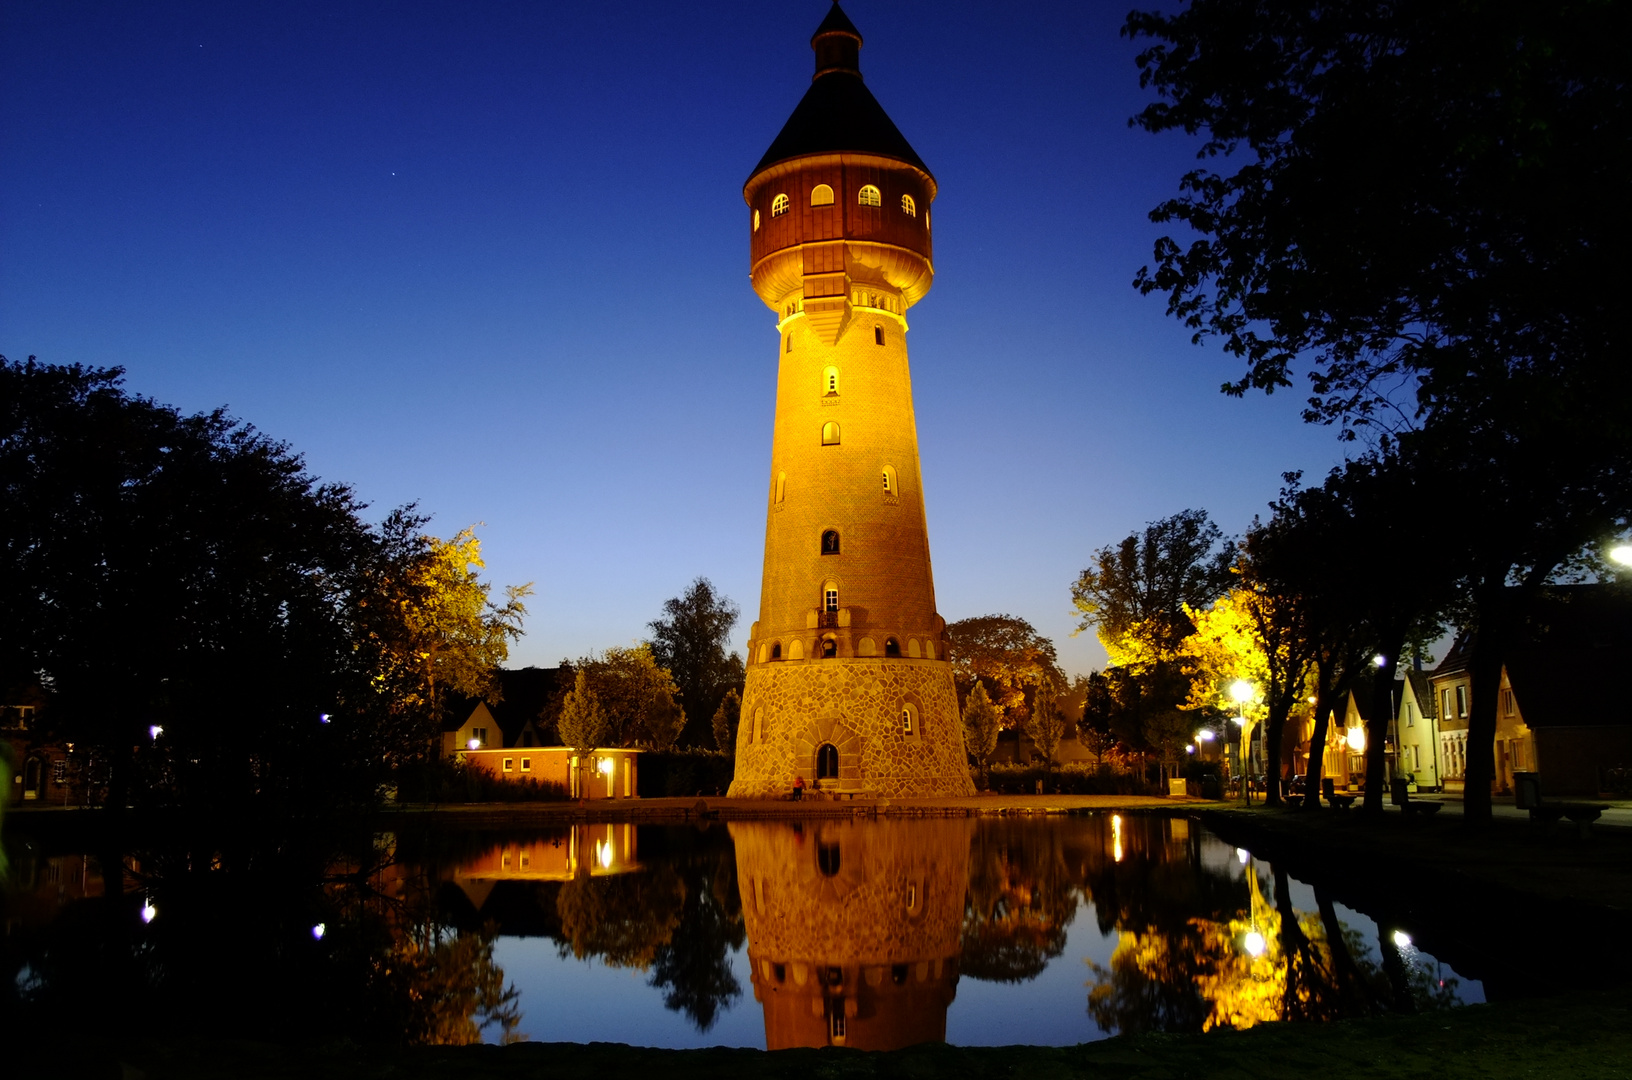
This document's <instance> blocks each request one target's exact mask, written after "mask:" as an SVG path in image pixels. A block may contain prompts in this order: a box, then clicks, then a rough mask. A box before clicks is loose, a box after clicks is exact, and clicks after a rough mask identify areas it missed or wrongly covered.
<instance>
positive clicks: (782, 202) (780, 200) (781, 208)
mask: <svg viewBox="0 0 1632 1080" xmlns="http://www.w3.org/2000/svg"><path fill="white" fill-rule="evenodd" d="M787 212H788V197H787V196H786V195H778V196H777V197H776V198H774V199H772V200H771V216H772V217H781V216H782V215H783V214H785V213H787Z"/></svg>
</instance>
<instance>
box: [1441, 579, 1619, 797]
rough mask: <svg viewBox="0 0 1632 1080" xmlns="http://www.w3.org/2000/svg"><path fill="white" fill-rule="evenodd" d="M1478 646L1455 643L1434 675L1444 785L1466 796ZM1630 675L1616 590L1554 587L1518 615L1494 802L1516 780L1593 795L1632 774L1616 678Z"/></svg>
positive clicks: (1502, 706) (1505, 671) (1503, 701)
mask: <svg viewBox="0 0 1632 1080" xmlns="http://www.w3.org/2000/svg"><path fill="white" fill-rule="evenodd" d="M1472 645H1473V639H1472V636H1471V635H1468V634H1464V635H1461V636H1459V637H1458V638H1457V640H1456V643H1455V644H1454V645H1453V646H1452V647H1451V651H1450V652H1449V653H1447V654H1446V656H1445V660H1444V661H1443V662H1442V663H1441V664H1440V665H1439V666H1438V667H1437V668H1435V669H1434V670H1433V672H1432V673H1431V674H1430V676H1429V683H1430V686H1431V690H1432V694H1433V698H1434V703H1435V705H1436V707H1437V710H1438V713H1439V719H1438V729H1439V730H1438V737H1439V750H1440V759H1439V761H1440V767H1441V778H1442V784H1443V787H1444V789H1445V790H1446V791H1451V792H1455V791H1461V790H1463V789H1464V784H1465V780H1466V774H1467V751H1468V746H1467V738H1468V734H1467V730H1468V715H1469V712H1470V710H1471V706H1472V701H1473V688H1472V680H1471V677H1470V673H1469V671H1468V661H1469V658H1470V656H1471V652H1472ZM1628 670H1632V590H1629V589H1628V588H1627V587H1626V586H1624V585H1620V584H1592V585H1558V586H1552V587H1549V588H1547V589H1544V590H1542V591H1541V592H1540V593H1538V594H1537V595H1536V596H1535V597H1534V598H1532V600H1531V601H1530V602H1529V603H1528V604H1527V605H1526V607H1525V608H1524V610H1523V611H1521V612H1519V613H1518V615H1517V625H1516V627H1515V628H1514V630H1513V633H1512V634H1511V642H1510V644H1509V645H1508V646H1507V648H1506V649H1505V650H1504V653H1503V656H1502V674H1501V682H1500V684H1499V686H1498V690H1497V702H1496V737H1495V745H1494V747H1493V750H1494V752H1495V759H1496V770H1495V780H1494V787H1495V790H1496V792H1497V793H1508V792H1511V791H1512V790H1513V787H1514V774H1515V773H1519V772H1533V773H1538V774H1540V777H1541V789H1542V792H1543V794H1544V796H1551V795H1596V794H1598V793H1599V792H1602V791H1607V790H1609V788H1610V779H1609V775H1608V774H1609V773H1610V772H1611V771H1612V770H1625V769H1627V768H1629V767H1632V699H1629V698H1628V696H1627V695H1626V693H1625V691H1624V689H1623V688H1622V686H1621V683H1620V679H1619V678H1618V677H1617V676H1618V675H1619V673H1621V672H1624V671H1628Z"/></svg>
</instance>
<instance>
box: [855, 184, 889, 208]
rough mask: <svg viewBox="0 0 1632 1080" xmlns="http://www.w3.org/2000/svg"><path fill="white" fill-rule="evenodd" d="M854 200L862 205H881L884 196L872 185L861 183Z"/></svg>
mask: <svg viewBox="0 0 1632 1080" xmlns="http://www.w3.org/2000/svg"><path fill="white" fill-rule="evenodd" d="M856 202H857V203H858V204H860V205H862V206H883V205H884V197H883V196H882V195H880V194H879V193H878V189H877V188H876V187H874V186H873V185H871V184H863V185H862V188H861V190H860V191H858V192H856Z"/></svg>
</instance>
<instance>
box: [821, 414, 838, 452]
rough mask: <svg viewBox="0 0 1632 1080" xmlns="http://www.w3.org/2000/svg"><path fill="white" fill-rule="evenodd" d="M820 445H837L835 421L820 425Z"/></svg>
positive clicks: (836, 422) (836, 425)
mask: <svg viewBox="0 0 1632 1080" xmlns="http://www.w3.org/2000/svg"><path fill="white" fill-rule="evenodd" d="M822 445H823V446H837V445H839V423H838V421H837V420H829V421H828V422H827V423H825V424H823V425H822Z"/></svg>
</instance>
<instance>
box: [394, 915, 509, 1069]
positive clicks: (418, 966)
mask: <svg viewBox="0 0 1632 1080" xmlns="http://www.w3.org/2000/svg"><path fill="white" fill-rule="evenodd" d="M495 936H497V935H496V933H495V931H494V928H493V927H491V926H489V927H487V928H486V929H484V930H482V931H480V932H477V933H469V932H464V933H461V932H459V931H456V930H454V931H450V930H448V929H447V928H445V927H442V926H439V925H437V924H436V923H433V922H422V923H419V924H418V925H416V926H413V927H410V928H408V929H407V930H406V932H404V933H401V934H399V935H397V939H396V941H395V942H394V943H393V946H392V948H391V950H390V951H389V952H388V953H387V954H385V956H383V957H382V958H381V959H380V961H379V962H378V963H379V968H378V970H377V977H379V978H382V979H384V980H387V981H389V982H390V983H393V984H395V985H394V986H393V991H394V992H393V993H392V994H391V995H390V996H391V997H392V998H394V999H396V1000H398V1001H399V1002H400V1003H401V1004H400V1008H401V1010H402V1013H403V1016H402V1023H403V1032H404V1034H405V1036H406V1037H407V1039H408V1041H409V1042H412V1043H419V1044H423V1045H427V1046H468V1045H471V1044H474V1043H479V1042H481V1041H482V1035H483V1032H484V1030H485V1029H487V1028H489V1027H492V1026H494V1025H497V1027H498V1028H499V1031H500V1033H501V1035H502V1038H503V1041H505V1042H509V1041H510V1040H511V1037H512V1035H513V1033H514V1031H515V1028H516V1025H517V1024H518V1023H520V1022H521V1010H520V1009H519V1008H518V1007H517V1005H516V998H517V994H516V989H515V987H513V986H511V987H506V986H505V984H504V969H503V968H500V967H499V966H498V965H497V964H495V963H494V962H493V939H494V937H495Z"/></svg>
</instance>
